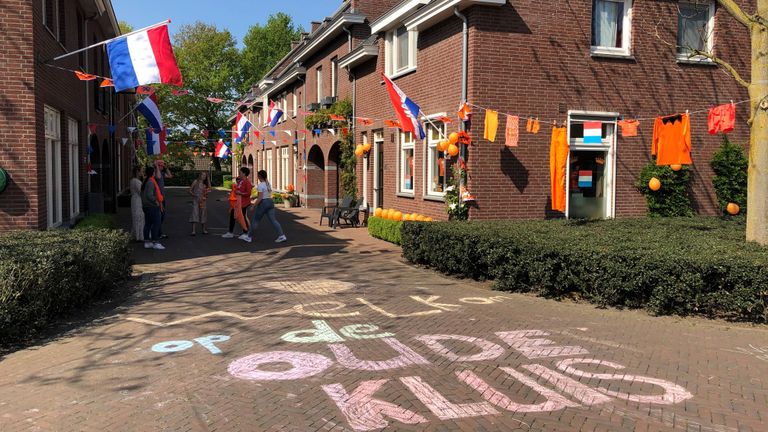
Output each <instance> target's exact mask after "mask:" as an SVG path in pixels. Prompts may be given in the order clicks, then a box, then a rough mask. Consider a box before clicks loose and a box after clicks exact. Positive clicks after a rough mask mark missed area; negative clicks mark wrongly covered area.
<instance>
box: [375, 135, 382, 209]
mask: <svg viewBox="0 0 768 432" xmlns="http://www.w3.org/2000/svg"><path fill="white" fill-rule="evenodd" d="M373 146H374V151H375V153H374V155H375V156H374V159H375V161H374V165H375V167H374V180H373V201H374V203H373V205H374V207H379V208H383V207H384V132H383V131H377V132H375V133H374V134H373Z"/></svg>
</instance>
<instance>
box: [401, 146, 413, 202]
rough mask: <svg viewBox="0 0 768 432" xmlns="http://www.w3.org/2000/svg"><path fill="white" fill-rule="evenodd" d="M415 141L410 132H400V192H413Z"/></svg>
mask: <svg viewBox="0 0 768 432" xmlns="http://www.w3.org/2000/svg"><path fill="white" fill-rule="evenodd" d="M414 148H415V142H414V140H413V134H412V133H411V132H401V133H400V192H401V193H405V194H413V168H414V161H413V157H414Z"/></svg>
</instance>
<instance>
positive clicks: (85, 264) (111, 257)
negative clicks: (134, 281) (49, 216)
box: [0, 229, 131, 344]
mask: <svg viewBox="0 0 768 432" xmlns="http://www.w3.org/2000/svg"><path fill="white" fill-rule="evenodd" d="M129 241H130V239H129V237H128V235H127V234H126V233H125V232H123V231H117V230H105V229H83V230H73V231H46V232H38V231H16V232H10V233H7V234H3V235H0V344H6V343H12V342H17V341H20V340H23V339H25V338H28V337H30V336H32V335H34V334H35V333H36V332H38V331H39V330H40V329H42V328H44V327H45V326H46V325H47V324H48V323H49V322H50V321H51V320H53V319H55V318H56V317H59V316H61V315H64V314H66V313H67V312H70V311H72V310H74V309H76V308H78V307H80V306H83V305H85V304H88V303H89V302H91V301H92V300H93V299H94V298H96V297H97V296H99V295H101V294H103V293H105V292H107V291H108V290H110V289H112V288H113V287H115V286H117V285H118V284H120V283H121V282H123V281H125V280H126V279H127V278H128V277H129V276H130V274H131V264H130V261H131V254H130V246H129Z"/></svg>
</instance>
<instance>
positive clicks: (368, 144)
mask: <svg viewBox="0 0 768 432" xmlns="http://www.w3.org/2000/svg"><path fill="white" fill-rule="evenodd" d="M363 151H364V152H366V153H368V152H369V151H371V144H370V143H367V144H363Z"/></svg>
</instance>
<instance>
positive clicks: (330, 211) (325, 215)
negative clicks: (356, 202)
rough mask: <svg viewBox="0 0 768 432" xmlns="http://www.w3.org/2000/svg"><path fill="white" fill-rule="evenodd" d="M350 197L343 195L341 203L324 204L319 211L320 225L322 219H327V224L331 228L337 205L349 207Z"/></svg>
mask: <svg viewBox="0 0 768 432" xmlns="http://www.w3.org/2000/svg"><path fill="white" fill-rule="evenodd" d="M352 200H353V198H352V197H344V199H343V200H342V201H341V205H340V206H339V205H335V206H325V207H323V209H322V210H321V211H320V226H323V219H328V226H330V227H331V228H333V222H334V221H335V219H336V209H338V208H339V207H349V206H351V205H352Z"/></svg>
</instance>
